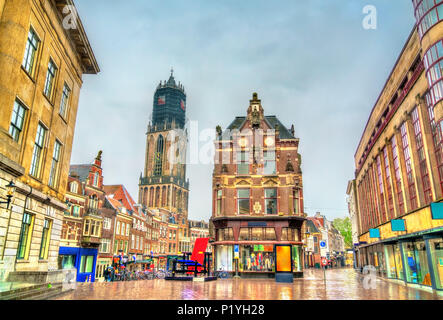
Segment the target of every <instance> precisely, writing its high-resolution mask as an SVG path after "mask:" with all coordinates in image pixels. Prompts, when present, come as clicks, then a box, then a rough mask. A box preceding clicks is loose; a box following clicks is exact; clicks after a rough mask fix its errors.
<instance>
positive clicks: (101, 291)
mask: <svg viewBox="0 0 443 320" xmlns="http://www.w3.org/2000/svg"><path fill="white" fill-rule="evenodd" d="M326 279H327V280H326V287H325V284H324V281H323V271H321V270H314V269H308V270H305V273H304V278H303V279H294V283H293V284H285V283H276V282H275V281H274V280H273V279H269V280H268V279H219V280H217V281H210V282H191V281H189V282H188V281H165V280H158V279H156V280H140V281H127V282H99V283H78V284H77V288H76V290H75V291H73V292H70V293H68V294H65V295H63V296H59V297H57V298H55V300H436V299H439V300H443V296H441V295H437V294H435V293H432V292H428V291H425V290H419V289H415V288H410V287H406V286H404V285H399V284H397V283H392V282H388V281H385V280H381V279H377V281H376V289H364V287H363V282H362V276H361V275H359V274H358V273H357V272H355V271H354V270H353V269H351V268H345V269H331V270H327V271H326Z"/></svg>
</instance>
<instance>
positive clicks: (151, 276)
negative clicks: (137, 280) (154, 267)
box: [146, 272, 154, 280]
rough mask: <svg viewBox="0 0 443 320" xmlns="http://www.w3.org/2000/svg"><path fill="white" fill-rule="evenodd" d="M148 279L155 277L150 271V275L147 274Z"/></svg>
mask: <svg viewBox="0 0 443 320" xmlns="http://www.w3.org/2000/svg"><path fill="white" fill-rule="evenodd" d="M146 278H147V279H148V280H152V279H154V275H153V274H152V273H151V272H150V273H148V275H147V277H146Z"/></svg>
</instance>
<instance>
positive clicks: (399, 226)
mask: <svg viewBox="0 0 443 320" xmlns="http://www.w3.org/2000/svg"><path fill="white" fill-rule="evenodd" d="M391 229H392V231H406V224H405V220H404V219H394V220H391Z"/></svg>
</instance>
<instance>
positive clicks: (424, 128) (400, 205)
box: [355, 0, 443, 290]
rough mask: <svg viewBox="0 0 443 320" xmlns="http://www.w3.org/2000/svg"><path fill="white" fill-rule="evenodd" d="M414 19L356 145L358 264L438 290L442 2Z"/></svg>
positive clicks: (442, 267) (441, 264) (442, 272)
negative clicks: (370, 266) (412, 25)
mask: <svg viewBox="0 0 443 320" xmlns="http://www.w3.org/2000/svg"><path fill="white" fill-rule="evenodd" d="M413 4H414V9H415V16H416V19H417V24H416V25H415V26H414V28H413V30H412V32H411V34H410V36H409V38H408V40H407V41H406V44H405V46H404V48H403V50H402V52H401V53H400V56H399V57H398V59H397V62H396V63H395V65H394V68H393V70H392V72H391V74H390V76H389V78H388V79H387V81H386V84H385V86H384V88H383V90H382V92H381V93H380V96H379V98H378V100H377V102H376V104H375V106H374V107H373V109H372V111H371V114H370V117H369V119H368V122H367V125H366V127H365V129H364V132H363V134H362V137H361V140H360V142H359V145H358V148H357V150H356V153H355V166H356V171H355V181H356V190H357V203H358V205H357V215H358V225H359V226H358V229H359V230H358V235H359V246H358V248H357V263H358V266H359V267H364V266H366V265H373V266H375V267H376V268H377V270H378V272H379V274H380V275H381V276H383V277H386V278H388V279H393V280H397V281H399V282H401V283H405V284H407V285H410V286H416V287H425V288H432V289H435V290H443V238H442V235H443V214H442V212H443V209H442V203H441V200H442V191H443V189H442V188H443V156H442V143H441V142H442V132H441V120H442V103H443V102H442V99H443V79H442V72H441V71H442V65H443V22H442V19H443V3H442V2H441V1H434V0H431V1H420V0H414V1H413Z"/></svg>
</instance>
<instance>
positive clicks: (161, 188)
mask: <svg viewBox="0 0 443 320" xmlns="http://www.w3.org/2000/svg"><path fill="white" fill-rule="evenodd" d="M185 115H186V94H185V90H184V87H183V86H182V85H181V84H180V83H179V84H177V83H176V82H175V79H174V76H173V71H172V70H171V76H170V77H169V80H168V81H167V82H166V81H164V82H161V81H160V84H159V85H158V86H157V89H156V91H155V93H154V106H153V114H152V124H151V123H149V124H148V130H147V133H146V135H147V137H146V153H145V155H146V158H145V168H144V172H143V175H141V176H140V181H139V203H141V204H143V205H144V206H146V207H147V208H151V209H159V208H163V209H165V210H168V211H170V212H172V213H173V214H174V217H175V219H176V220H178V221H177V223H179V224H182V223H183V221H187V217H188V194H189V181H188V180H187V179H186V164H185V162H186V145H187V131H186V130H185V129H184V126H185Z"/></svg>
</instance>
